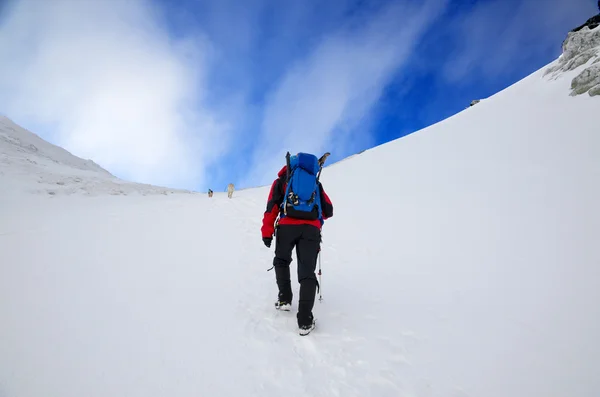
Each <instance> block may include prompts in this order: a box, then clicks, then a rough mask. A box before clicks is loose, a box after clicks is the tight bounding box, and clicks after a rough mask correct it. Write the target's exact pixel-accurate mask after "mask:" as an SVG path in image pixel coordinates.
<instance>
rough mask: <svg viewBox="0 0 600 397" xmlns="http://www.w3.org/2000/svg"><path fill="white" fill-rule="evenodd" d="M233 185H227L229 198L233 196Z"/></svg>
mask: <svg viewBox="0 0 600 397" xmlns="http://www.w3.org/2000/svg"><path fill="white" fill-rule="evenodd" d="M233 190H234V187H233V183H230V184H229V185H227V197H229V198H231V197H232V196H233Z"/></svg>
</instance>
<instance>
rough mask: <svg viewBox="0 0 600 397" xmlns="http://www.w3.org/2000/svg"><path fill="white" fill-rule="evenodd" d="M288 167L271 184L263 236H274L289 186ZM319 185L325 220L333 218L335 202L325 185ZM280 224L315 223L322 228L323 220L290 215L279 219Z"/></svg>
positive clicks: (264, 218)
mask: <svg viewBox="0 0 600 397" xmlns="http://www.w3.org/2000/svg"><path fill="white" fill-rule="evenodd" d="M286 171H287V167H286V166H285V165H284V166H283V168H282V169H281V171H279V173H278V174H277V177H278V178H277V179H275V181H274V182H273V184H272V185H271V191H270V192H269V199H268V201H267V210H266V211H265V214H264V216H263V224H262V228H261V229H260V230H261V232H262V236H263V237H273V233H274V232H275V220H277V216H278V215H279V212H280V210H281V203H282V202H283V196H284V195H285V188H286V186H287V183H286V175H287V172H286ZM319 187H320V191H321V207H323V208H321V214H322V216H323V220H325V219H327V218H331V217H332V216H333V204H331V200H330V199H329V196H327V193H325V190H324V189H323V186H322V185H321V183H320V182H319ZM279 224H280V225H306V224H308V225H314V226H316V227H318V228H319V229H320V228H321V226H322V224H323V222H322V221H321V220H320V219H315V220H304V219H296V218H290V217H289V216H286V217H282V218H280V219H279Z"/></svg>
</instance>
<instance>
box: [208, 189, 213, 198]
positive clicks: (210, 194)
mask: <svg viewBox="0 0 600 397" xmlns="http://www.w3.org/2000/svg"><path fill="white" fill-rule="evenodd" d="M212 196H213V191H212V190H210V189H208V197H212Z"/></svg>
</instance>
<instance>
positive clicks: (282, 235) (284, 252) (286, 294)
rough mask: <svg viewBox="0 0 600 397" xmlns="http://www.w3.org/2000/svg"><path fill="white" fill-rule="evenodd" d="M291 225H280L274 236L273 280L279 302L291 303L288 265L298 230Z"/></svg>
mask: <svg viewBox="0 0 600 397" xmlns="http://www.w3.org/2000/svg"><path fill="white" fill-rule="evenodd" d="M296 229H297V228H295V227H294V226H292V225H280V226H279V227H278V230H277V234H276V235H275V258H274V259H273V266H274V267H275V279H276V281H277V287H278V288H279V300H280V301H282V302H289V303H291V302H292V298H293V295H292V284H291V280H290V263H291V262H292V250H293V249H294V246H295V244H296V240H297V238H298V234H299V233H298V230H296Z"/></svg>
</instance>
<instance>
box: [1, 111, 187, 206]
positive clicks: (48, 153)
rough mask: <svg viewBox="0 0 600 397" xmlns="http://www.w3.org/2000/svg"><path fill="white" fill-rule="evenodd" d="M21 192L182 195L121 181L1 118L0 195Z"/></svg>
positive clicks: (96, 165)
mask: <svg viewBox="0 0 600 397" xmlns="http://www.w3.org/2000/svg"><path fill="white" fill-rule="evenodd" d="M22 191H26V192H29V193H41V194H47V195H52V196H54V195H64V194H67V195H69V194H84V195H98V194H111V195H128V194H142V195H146V194H169V193H174V192H181V191H178V190H174V189H168V188H162V187H157V186H151V185H145V184H138V183H131V182H126V181H123V180H121V179H119V178H116V177H115V176H113V175H112V174H111V173H109V172H108V171H106V170H105V169H103V168H102V167H100V166H99V165H98V164H96V163H95V162H93V161H92V160H84V159H81V158H79V157H77V156H74V155H73V154H71V153H69V152H68V151H67V150H65V149H63V148H61V147H58V146H56V145H53V144H51V143H49V142H47V141H45V140H43V139H42V138H40V137H39V136H37V135H36V134H34V133H32V132H30V131H28V130H26V129H24V128H22V127H20V126H19V125H17V124H15V123H14V122H13V121H11V120H10V119H9V118H7V117H4V116H0V195H4V196H6V195H9V194H18V193H19V192H22Z"/></svg>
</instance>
